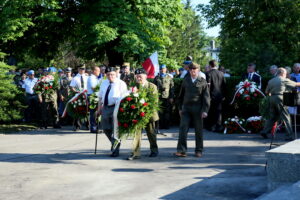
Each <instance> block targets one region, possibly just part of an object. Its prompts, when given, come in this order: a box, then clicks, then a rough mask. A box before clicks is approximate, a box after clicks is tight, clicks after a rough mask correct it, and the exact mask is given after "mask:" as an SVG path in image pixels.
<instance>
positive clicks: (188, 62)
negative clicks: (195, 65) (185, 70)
mask: <svg viewBox="0 0 300 200" xmlns="http://www.w3.org/2000/svg"><path fill="white" fill-rule="evenodd" d="M191 63H192V61H190V60H186V61H184V62H183V64H184V65H189V64H191Z"/></svg>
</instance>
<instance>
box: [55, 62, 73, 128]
mask: <svg viewBox="0 0 300 200" xmlns="http://www.w3.org/2000/svg"><path fill="white" fill-rule="evenodd" d="M72 78H73V77H72V68H71V67H68V68H66V69H65V75H64V76H63V77H62V78H61V79H60V80H59V96H58V97H59V99H60V102H59V115H60V116H61V115H62V114H63V112H64V109H65V106H66V104H67V102H68V100H69V95H70V92H71V88H70V83H71V81H72ZM67 121H68V122H69V121H70V119H69V118H67V119H66V120H64V122H67Z"/></svg>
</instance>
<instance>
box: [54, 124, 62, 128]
mask: <svg viewBox="0 0 300 200" xmlns="http://www.w3.org/2000/svg"><path fill="white" fill-rule="evenodd" d="M53 128H61V126H60V125H58V124H55V125H54V126H53Z"/></svg>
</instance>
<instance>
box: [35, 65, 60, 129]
mask: <svg viewBox="0 0 300 200" xmlns="http://www.w3.org/2000/svg"><path fill="white" fill-rule="evenodd" d="M48 72H49V73H50V74H52V75H54V74H55V73H56V69H55V68H54V67H50V68H49V70H48ZM57 92H58V91H53V92H52V93H49V94H39V95H38V99H39V102H40V103H41V111H42V112H41V115H42V116H41V118H42V124H41V128H45V129H46V128H47V126H48V124H49V123H51V122H52V123H51V124H53V128H61V126H60V125H59V115H58V111H57V96H58V95H57Z"/></svg>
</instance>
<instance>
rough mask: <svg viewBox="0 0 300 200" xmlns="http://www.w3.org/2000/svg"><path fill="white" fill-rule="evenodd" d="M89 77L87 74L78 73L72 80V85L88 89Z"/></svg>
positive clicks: (79, 88)
mask: <svg viewBox="0 0 300 200" xmlns="http://www.w3.org/2000/svg"><path fill="white" fill-rule="evenodd" d="M81 76H82V78H83V83H84V88H81ZM87 79H88V77H87V76H86V75H85V74H82V75H81V74H79V73H78V74H77V75H76V76H75V77H74V78H73V79H72V81H71V83H70V86H71V87H73V88H76V89H77V90H79V91H82V90H86V89H87Z"/></svg>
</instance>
